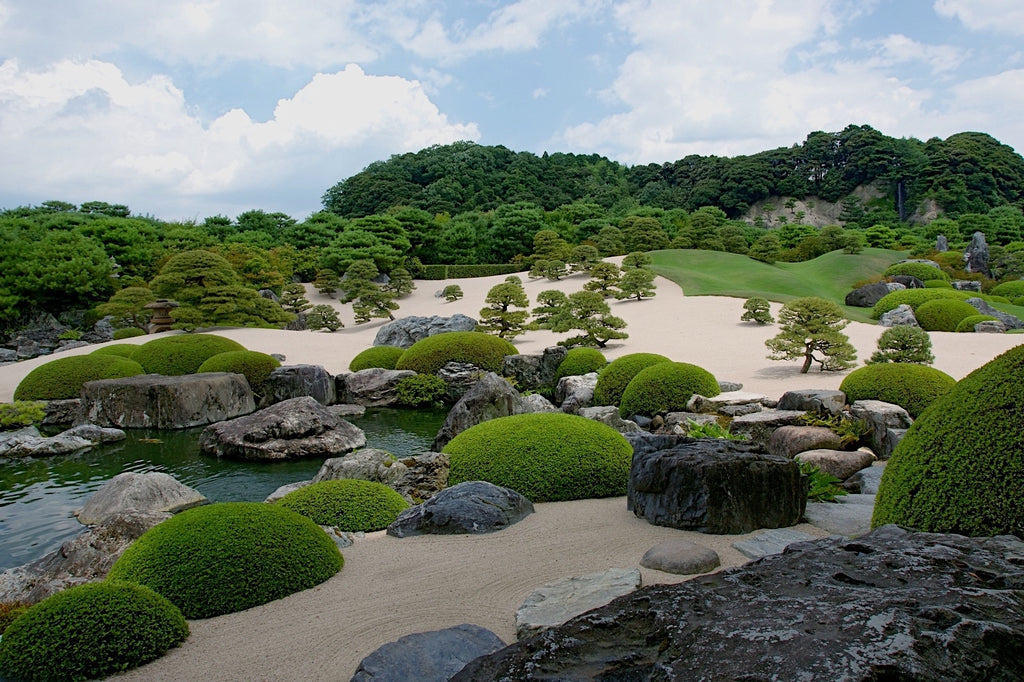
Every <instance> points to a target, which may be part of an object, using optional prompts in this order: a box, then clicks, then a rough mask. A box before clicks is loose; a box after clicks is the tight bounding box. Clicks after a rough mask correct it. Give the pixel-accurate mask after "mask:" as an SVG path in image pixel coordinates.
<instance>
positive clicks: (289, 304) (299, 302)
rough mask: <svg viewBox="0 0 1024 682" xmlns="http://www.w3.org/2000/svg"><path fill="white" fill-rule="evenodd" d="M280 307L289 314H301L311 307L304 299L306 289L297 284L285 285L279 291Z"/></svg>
mask: <svg viewBox="0 0 1024 682" xmlns="http://www.w3.org/2000/svg"><path fill="white" fill-rule="evenodd" d="M280 303H281V307H282V308H284V309H285V310H286V311H287V312H289V313H302V312H305V311H307V310H309V309H310V308H312V307H313V304H312V303H310V302H309V300H308V299H307V298H306V287H304V286H302V285H301V284H299V283H298V282H292V283H291V284H286V285H285V286H284V289H282V290H281V301H280Z"/></svg>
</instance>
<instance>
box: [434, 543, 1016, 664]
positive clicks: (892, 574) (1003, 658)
mask: <svg viewBox="0 0 1024 682" xmlns="http://www.w3.org/2000/svg"><path fill="white" fill-rule="evenodd" d="M1021 557H1024V543H1022V542H1021V541H1020V540H1019V539H1017V538H1014V537H1011V536H1001V537H994V538H966V537H963V536H959V535H936V534H926V533H909V532H906V531H903V530H900V529H899V528H897V527H895V526H886V527H884V528H881V529H879V530H877V531H875V532H874V533H871V534H870V535H867V536H864V537H861V538H859V539H857V540H856V541H852V542H851V541H850V540H848V539H846V538H827V539H823V540H818V541H816V542H813V543H812V542H806V543H798V544H794V545H790V546H789V548H788V549H787V550H786V551H785V552H784V553H782V554H777V555H774V556H768V557H765V558H764V559H762V560H761V561H757V562H754V563H750V564H746V565H745V566H740V567H738V568H733V569H728V570H725V571H721V572H719V573H715V574H713V575H710V576H706V577H703V576H702V577H697V578H694V579H692V580H689V581H687V582H683V583H679V584H676V585H652V586H649V587H644V588H641V589H639V590H637V591H636V592H633V593H632V594H629V595H627V596H625V597H621V598H619V599H616V600H615V601H613V602H611V603H610V604H608V605H607V606H604V607H601V608H598V609H596V610H594V611H590V612H589V613H585V614H583V615H582V616H580V617H579V618H576V619H574V620H572V621H570V622H568V623H566V624H564V625H562V626H559V627H555V628H552V629H550V630H548V631H547V632H545V633H544V634H542V635H539V636H535V637H531V638H529V639H526V640H521V641H519V642H517V643H516V644H513V645H511V646H509V647H507V648H505V649H503V650H501V651H499V652H497V653H494V654H491V655H489V656H485V657H482V658H478V659H476V660H475V661H473V662H472V663H470V664H469V665H467V666H466V667H465V668H463V669H462V671H461V672H459V673H458V674H457V675H455V676H454V677H453V678H452V680H453V681H459V682H466V681H469V680H499V679H500V680H521V679H535V678H536V675H537V671H543V674H544V678H545V679H559V680H580V679H595V678H596V677H597V674H598V673H599V674H600V676H601V679H617V680H651V679H659V680H697V679H710V678H714V679H721V680H738V679H753V678H755V677H756V679H764V680H872V679H881V678H885V679H892V680H1017V679H1022V678H1024V656H1021V654H1020V652H1021V650H1022V648H1024V598H1022V596H1021V592H1020V561H1021ZM893 567H898V570H893Z"/></svg>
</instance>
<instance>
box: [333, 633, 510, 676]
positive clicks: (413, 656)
mask: <svg viewBox="0 0 1024 682" xmlns="http://www.w3.org/2000/svg"><path fill="white" fill-rule="evenodd" d="M503 646H505V643H504V642H503V641H501V638H500V637H498V636H497V635H496V634H494V633H493V632H491V631H490V630H487V629H485V628H482V627H480V626H479V625H456V626H455V627H452V628H445V629H444V630H435V631H433V632H417V633H414V634H411V635H406V636H405V637H402V638H401V639H398V640H396V641H394V642H389V643H387V644H385V645H383V646H382V647H380V648H378V649H377V650H376V651H374V652H373V653H371V654H370V655H369V656H367V657H366V658H364V659H363V660H362V661H361V662H360V663H359V667H358V668H357V669H356V673H355V675H353V676H352V680H351V682H408V681H409V680H416V681H417V682H448V680H449V679H450V678H451V676H452V675H454V674H455V673H457V672H459V670H461V669H462V668H463V666H465V665H466V663H468V662H469V661H472V660H473V659H474V658H477V657H479V656H485V655H487V654H489V653H493V652H494V651H497V650H499V649H501V648H502V647H503Z"/></svg>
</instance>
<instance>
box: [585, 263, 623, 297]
mask: <svg viewBox="0 0 1024 682" xmlns="http://www.w3.org/2000/svg"><path fill="white" fill-rule="evenodd" d="M621 278H622V269H621V268H619V266H618V265H616V264H615V263H606V262H601V263H595V264H594V265H593V267H591V268H590V281H589V282H587V283H586V284H584V285H583V289H584V291H596V292H597V293H599V294H601V296H603V297H605V298H607V297H609V296H614V295H615V287H617V286H618V285H619V280H620V279H621Z"/></svg>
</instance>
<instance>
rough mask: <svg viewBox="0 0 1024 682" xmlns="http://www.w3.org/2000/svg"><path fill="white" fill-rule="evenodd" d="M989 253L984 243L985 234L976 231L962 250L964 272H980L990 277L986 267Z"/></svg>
mask: <svg viewBox="0 0 1024 682" xmlns="http://www.w3.org/2000/svg"><path fill="white" fill-rule="evenodd" d="M988 260H989V251H988V244H987V243H986V242H985V233H984V232H981V231H978V232H975V233H974V234H973V235H971V243H970V244H968V245H967V248H966V249H964V270H966V271H967V272H980V273H981V274H983V275H985V276H986V277H990V276H991V273H990V272H989V267H988Z"/></svg>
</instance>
